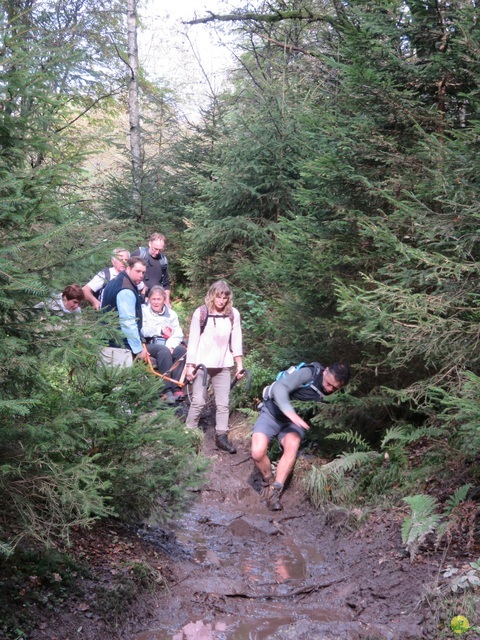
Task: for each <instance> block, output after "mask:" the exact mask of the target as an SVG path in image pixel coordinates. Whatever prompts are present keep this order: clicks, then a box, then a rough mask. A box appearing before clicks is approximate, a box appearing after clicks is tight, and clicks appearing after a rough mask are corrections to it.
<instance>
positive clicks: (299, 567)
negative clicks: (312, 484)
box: [131, 428, 436, 640]
mask: <svg viewBox="0 0 480 640" xmlns="http://www.w3.org/2000/svg"><path fill="white" fill-rule="evenodd" d="M237 444H238V446H239V450H238V453H237V454H236V455H228V454H224V453H222V452H219V451H217V450H216V449H215V448H214V446H213V433H212V429H211V428H209V429H208V430H207V433H206V436H205V451H206V453H207V455H209V456H210V457H211V458H212V466H211V469H210V472H209V479H208V482H207V485H206V486H205V488H204V489H203V491H202V492H201V493H199V495H198V500H197V501H196V503H195V505H194V507H193V509H192V510H191V511H190V513H188V514H187V515H186V516H185V517H183V518H182V519H181V520H180V521H178V522H177V523H175V524H174V525H172V528H171V531H169V532H166V531H165V530H163V531H159V530H155V529H149V530H147V531H145V532H144V536H145V537H146V538H147V539H149V540H150V541H152V542H154V543H156V544H159V545H160V546H161V547H162V548H163V549H164V550H165V551H166V552H167V553H168V555H169V556H170V558H171V559H172V560H173V561H172V563H171V566H172V571H173V575H174V580H173V583H172V584H171V585H170V589H169V592H168V593H165V595H163V596H161V597H160V599H159V600H158V603H157V608H156V611H155V612H152V615H153V618H151V619H149V621H148V623H145V625H144V626H143V628H139V629H138V630H137V631H136V632H135V633H133V634H131V637H132V640H212V639H222V640H264V639H267V638H270V639H277V640H287V639H294V638H295V640H302V639H305V640H306V639H308V640H316V639H319V640H320V639H322V640H323V639H337V640H357V639H360V638H364V639H370V640H373V639H377V640H380V639H381V638H382V639H388V640H400V639H401V640H408V639H409V638H428V637H432V638H433V637H434V636H432V635H429V634H428V633H426V632H424V627H425V624H424V619H423V618H424V608H423V606H422V604H421V597H422V593H423V585H424V583H428V582H430V581H432V580H433V578H434V575H433V574H434V573H435V570H436V567H435V565H434V563H433V564H432V563H431V562H429V564H428V565H426V564H422V563H416V564H415V565H412V564H411V563H410V560H409V558H408V557H405V554H404V552H403V549H402V546H401V539H400V519H399V517H395V515H394V514H390V516H389V518H388V520H387V521H384V520H383V519H382V518H381V517H380V516H378V517H377V518H376V519H375V518H373V520H370V521H369V523H368V524H367V525H366V527H364V528H363V529H360V530H356V531H355V532H354V533H345V529H343V530H342V529H341V528H339V527H338V526H336V525H335V523H332V522H326V519H325V516H324V515H322V514H321V513H319V512H315V511H314V510H313V509H312V507H311V506H310V505H309V503H308V501H307V500H306V498H305V495H304V493H303V491H302V488H301V486H300V483H298V482H295V481H294V482H293V483H292V484H291V486H290V487H289V489H288V491H287V492H286V493H285V495H284V498H283V504H284V510H283V511H281V512H275V513H273V512H270V511H269V510H268V509H267V508H266V506H265V505H264V504H263V502H262V501H261V499H260V496H259V493H258V486H257V485H258V478H257V476H256V474H255V473H254V466H253V462H252V460H251V459H250V456H249V452H248V450H247V448H246V447H245V445H243V444H242V443H237ZM337 524H338V523H337Z"/></svg>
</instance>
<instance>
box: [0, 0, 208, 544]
mask: <svg viewBox="0 0 480 640" xmlns="http://www.w3.org/2000/svg"><path fill="white" fill-rule="evenodd" d="M17 5H18V6H17ZM20 5H21V3H17V4H15V3H13V4H12V3H2V2H0V49H1V51H2V56H1V58H0V68H1V77H2V80H1V82H0V95H1V102H2V109H0V195H1V198H0V227H1V228H0V285H1V286H0V440H1V442H2V447H1V452H0V512H1V514H2V516H1V519H0V549H1V552H2V553H4V554H9V553H11V552H13V551H14V549H15V547H16V546H17V545H19V544H20V542H23V541H24V542H26V541H32V540H35V541H36V542H37V543H40V544H42V545H46V546H48V545H54V544H55V543H56V541H58V539H59V538H62V539H67V540H68V536H69V531H70V529H71V528H72V526H87V525H89V524H91V523H92V522H93V521H94V520H97V519H99V518H105V517H117V518H120V519H123V520H125V521H128V522H139V521H141V520H142V519H144V518H148V517H151V518H156V519H157V520H158V519H164V518H167V517H169V516H170V515H171V514H172V513H173V512H175V511H176V510H177V509H179V508H180V506H181V505H183V504H184V503H185V501H186V496H187V495H189V494H188V492H186V488H187V487H189V486H192V485H196V484H197V483H198V482H199V481H200V478H201V471H202V469H203V466H204V465H203V463H202V460H201V458H199V457H198V456H197V455H196V452H195V444H196V443H195V442H193V441H192V436H191V435H190V434H187V433H185V431H184V429H183V426H182V425H181V424H180V423H179V422H178V421H177V420H176V418H175V416H174V415H172V412H168V411H164V410H163V406H162V404H161V403H160V400H159V399H160V393H161V385H160V384H159V383H158V382H156V380H155V379H154V378H153V376H150V375H149V374H148V373H147V371H146V369H145V367H144V366H142V365H138V366H135V367H133V368H131V369H128V370H125V371H111V370H108V369H104V368H102V367H101V366H100V365H99V364H98V353H99V350H100V347H101V346H102V345H104V344H106V342H107V341H108V337H109V336H111V335H112V334H113V333H115V329H114V328H113V326H110V325H109V324H108V319H106V318H104V317H103V316H100V315H99V314H96V313H94V312H93V311H91V310H87V311H86V312H85V313H83V314H82V317H81V318H75V317H70V315H69V316H64V317H59V316H58V315H56V314H55V313H53V312H52V313H50V312H49V311H48V307H47V309H36V308H35V306H36V304H37V303H38V302H39V301H46V300H47V299H48V298H49V296H50V295H51V293H52V292H54V293H56V292H58V291H61V290H62V289H63V288H64V287H65V285H67V284H69V283H70V282H69V281H68V280H67V281H66V280H65V278H66V275H65V274H67V273H69V269H70V265H75V264H76V263H77V261H78V260H79V259H81V258H83V257H84V255H85V254H87V253H89V251H90V249H88V248H86V247H88V246H89V245H90V243H92V244H93V239H94V236H95V230H96V225H94V224H92V221H93V222H95V220H94V219H93V220H92V216H91V209H90V206H89V202H88V198H86V197H85V191H84V189H85V188H86V182H85V181H84V177H85V175H84V172H83V169H82V166H83V163H84V161H85V149H86V148H87V146H88V144H87V143H90V142H91V141H90V140H88V138H87V135H86V134H85V135H82V136H80V135H79V131H78V130H77V129H76V126H78V125H76V124H75V123H77V122H78V121H79V119H81V116H82V114H84V113H85V110H88V108H87V104H88V105H91V104H92V103H95V102H96V98H95V96H96V95H97V94H96V90H97V89H98V88H99V86H97V84H96V81H97V80H99V79H100V76H99V75H98V74H100V70H101V65H100V64H99V65H95V64H93V60H94V58H95V57H96V56H97V54H98V47H97V45H99V42H98V41H96V40H95V42H96V45H95V46H94V45H93V43H92V42H91V41H90V42H89V40H88V38H89V34H90V36H92V34H93V33H94V32H95V37H96V30H95V28H94V27H95V24H96V26H98V21H97V22H96V23H95V15H96V17H97V19H99V14H95V15H94V14H90V13H89V12H88V11H87V12H86V14H84V13H82V11H81V10H80V8H79V7H78V6H77V7H76V8H75V10H74V8H73V7H72V13H71V14H69V15H68V16H67V14H66V13H63V12H62V11H60V10H59V12H58V14H57V11H56V10H57V9H59V7H55V5H53V4H48V3H44V4H42V5H41V6H40V4H38V6H37V3H34V5H35V6H33V5H31V3H26V6H23V7H22V6H20ZM27 5H28V6H27ZM37 9H38V11H37ZM76 10H78V11H80V13H79V14H77V13H75V11H76ZM67 13H68V12H67ZM102 13H103V15H106V14H107V13H108V12H102ZM87 14H88V15H87ZM63 19H65V20H66V21H67V22H69V20H70V19H71V23H70V22H69V25H70V26H71V27H72V31H71V32H68V29H67V25H60V28H58V29H57V31H56V32H55V33H56V35H57V36H58V39H55V37H54V35H55V33H54V31H55V28H54V21H55V20H59V21H60V22H61V21H62V20H63ZM85 21H86V22H85ZM112 21H113V18H112ZM87 23H88V24H87ZM110 26H112V27H113V22H112V24H111V25H110ZM63 27H64V28H63ZM81 27H82V28H81ZM79 33H81V35H80V36H79V37H78V39H77V38H76V35H75V34H77V35H78V34H79ZM68 34H70V36H71V37H70V38H69V37H68ZM91 65H93V66H91ZM110 71H111V69H110ZM103 80H104V82H105V85H104V87H103V89H105V87H106V86H107V85H108V83H109V82H110V80H112V78H111V77H110V76H109V77H108V78H107V77H104V78H103ZM90 92H91V93H90ZM97 97H98V96H97ZM72 270H73V266H72ZM73 315H74V314H71V316H73Z"/></svg>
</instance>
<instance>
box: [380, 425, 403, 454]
mask: <svg viewBox="0 0 480 640" xmlns="http://www.w3.org/2000/svg"><path fill="white" fill-rule="evenodd" d="M406 437H407V430H406V428H405V427H399V426H396V427H392V428H391V429H387V431H386V432H385V435H384V437H383V440H382V442H381V445H380V446H381V448H382V449H385V447H386V446H387V444H389V443H390V442H400V443H402V442H405V440H406Z"/></svg>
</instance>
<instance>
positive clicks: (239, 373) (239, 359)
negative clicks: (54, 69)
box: [234, 356, 245, 380]
mask: <svg viewBox="0 0 480 640" xmlns="http://www.w3.org/2000/svg"><path fill="white" fill-rule="evenodd" d="M234 360H235V364H236V365H237V372H236V374H235V377H236V378H238V380H240V378H243V376H244V375H245V370H244V368H243V358H242V356H234Z"/></svg>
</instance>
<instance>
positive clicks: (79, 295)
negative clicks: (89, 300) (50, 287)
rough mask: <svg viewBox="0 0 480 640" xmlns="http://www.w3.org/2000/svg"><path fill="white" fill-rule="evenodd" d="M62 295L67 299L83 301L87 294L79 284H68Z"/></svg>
mask: <svg viewBox="0 0 480 640" xmlns="http://www.w3.org/2000/svg"><path fill="white" fill-rule="evenodd" d="M62 296H63V297H64V298H66V299H67V300H78V302H83V301H84V300H85V294H84V293H83V290H82V287H81V286H80V285H79V284H69V285H67V286H66V287H65V289H64V290H63V291H62Z"/></svg>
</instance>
